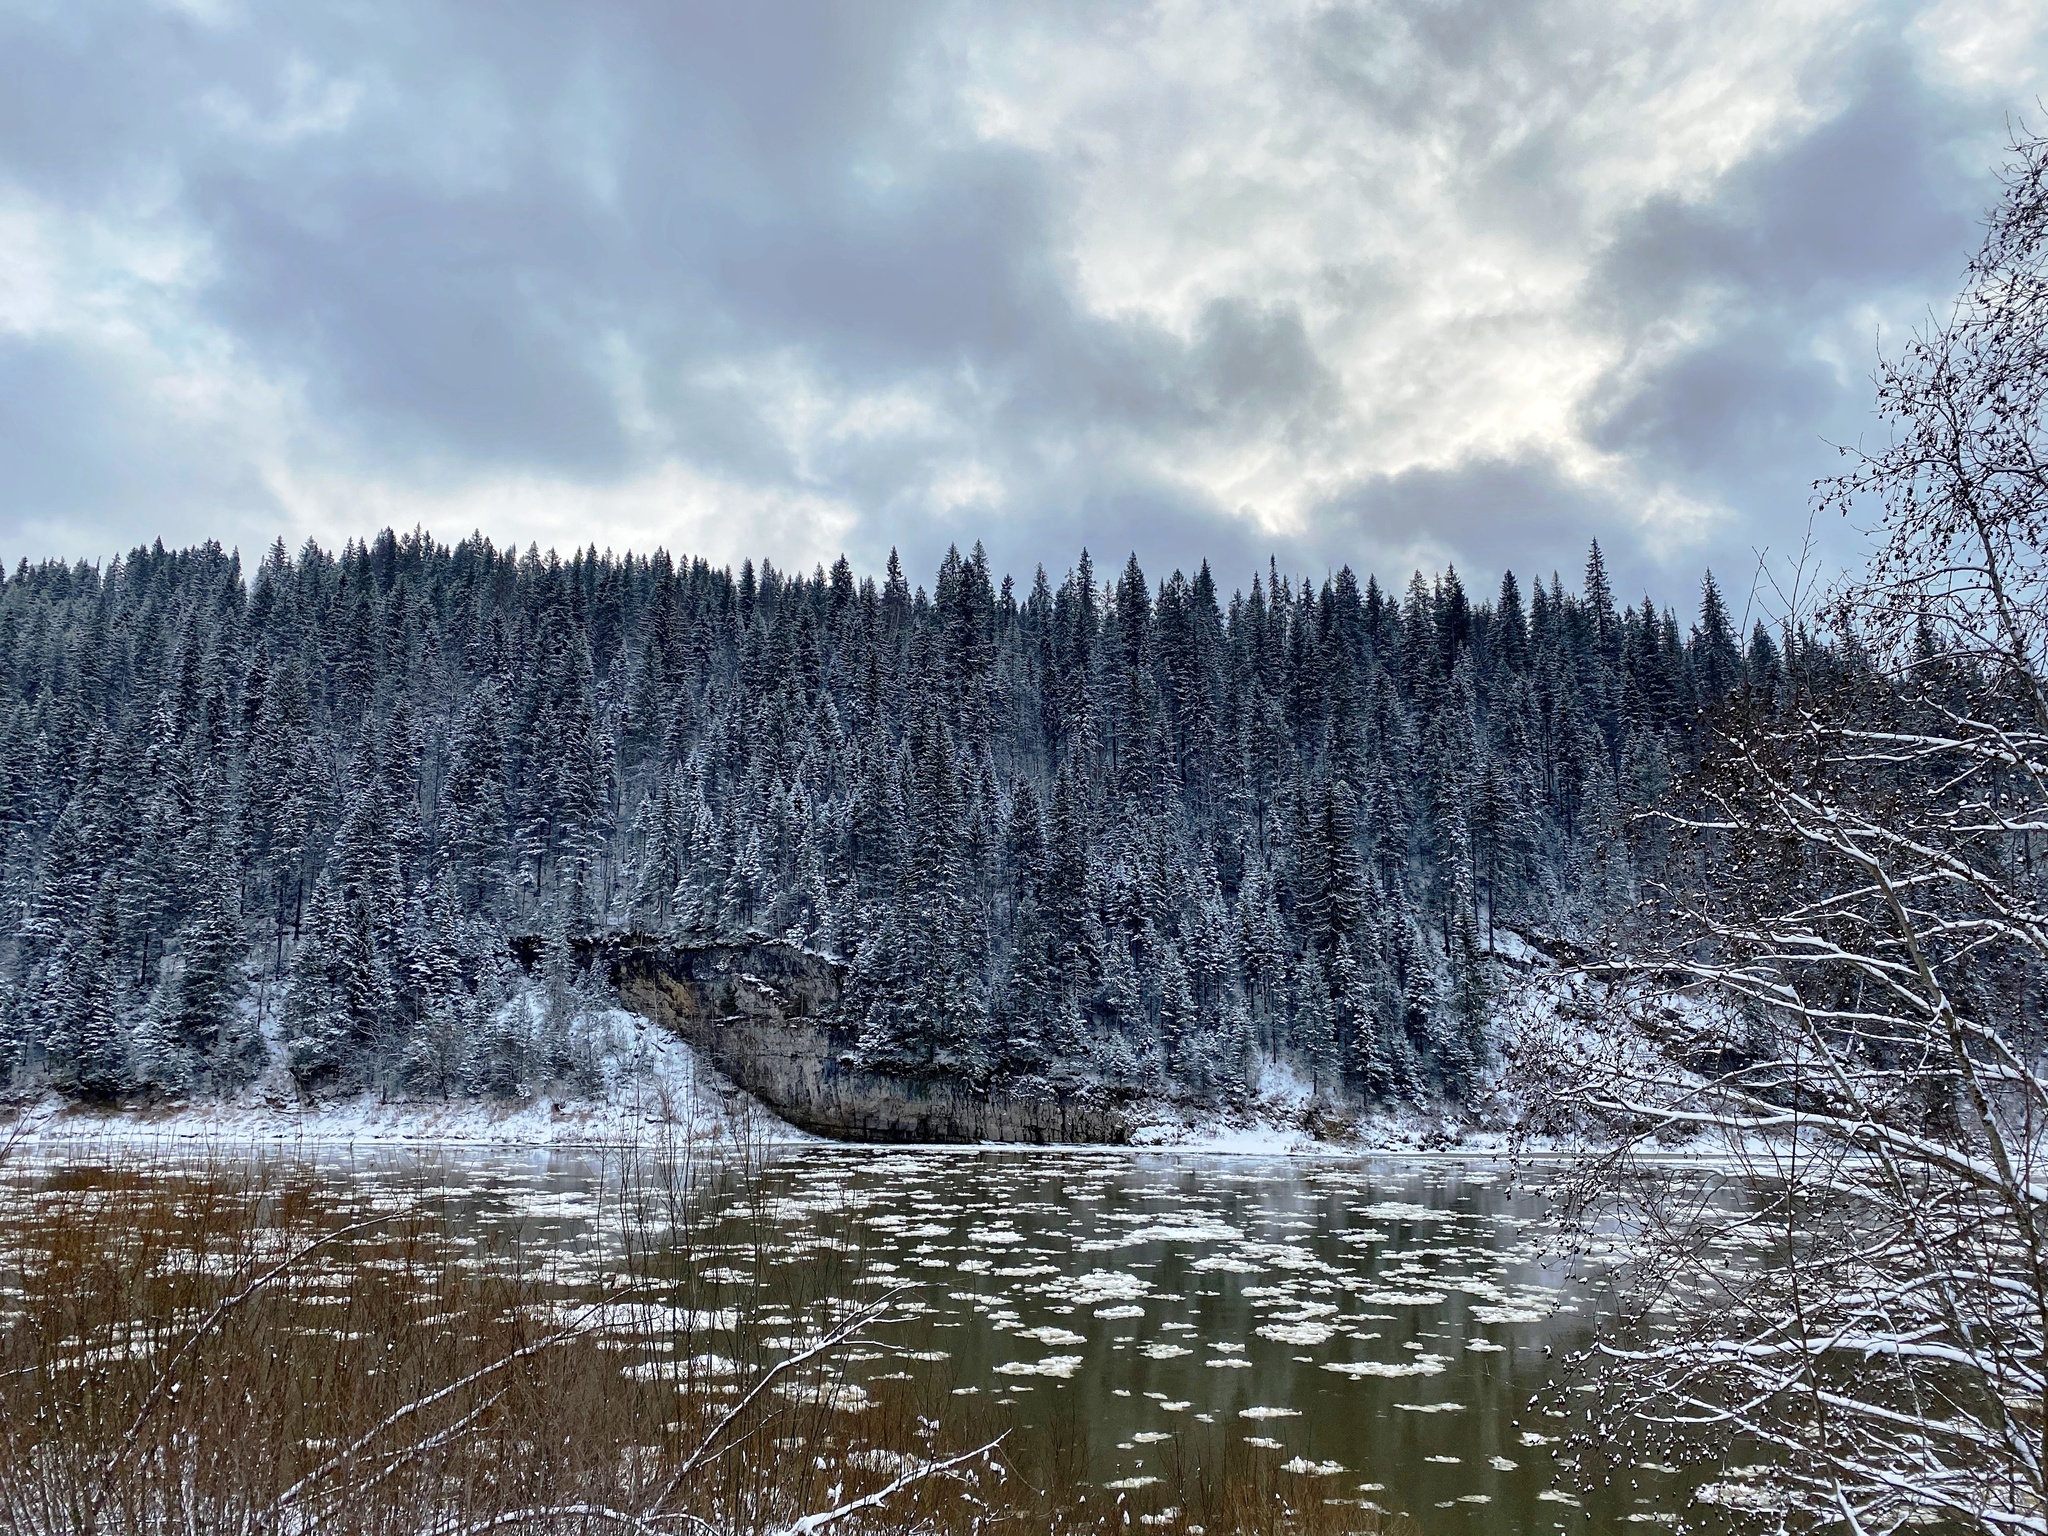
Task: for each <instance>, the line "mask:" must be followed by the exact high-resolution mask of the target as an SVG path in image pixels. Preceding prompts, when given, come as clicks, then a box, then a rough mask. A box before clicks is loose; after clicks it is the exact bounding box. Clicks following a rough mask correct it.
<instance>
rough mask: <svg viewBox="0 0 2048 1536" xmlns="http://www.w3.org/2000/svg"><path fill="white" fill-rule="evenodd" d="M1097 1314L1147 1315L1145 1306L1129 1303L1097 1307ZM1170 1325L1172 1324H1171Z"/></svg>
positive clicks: (1121, 1316)
mask: <svg viewBox="0 0 2048 1536" xmlns="http://www.w3.org/2000/svg"><path fill="white" fill-rule="evenodd" d="M1095 1315H1096V1316H1097V1317H1106V1318H1111V1319H1117V1318H1126V1317H1143V1316H1144V1315H1145V1309H1144V1308H1143V1307H1134V1306H1129V1305H1125V1306H1120V1307H1097V1308H1096V1309H1095ZM1169 1326H1171V1325H1170V1324H1169Z"/></svg>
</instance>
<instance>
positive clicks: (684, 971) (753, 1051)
mask: <svg viewBox="0 0 2048 1536" xmlns="http://www.w3.org/2000/svg"><path fill="white" fill-rule="evenodd" d="M592 958H593V960H597V959H600V958H601V959H602V961H603V963H604V964H606V966H607V967H608V970H609V972H610V977H611V981H612V984H613V985H614V986H615V987H616V988H617V989H618V994H619V1001H620V1003H621V1004H622V1005H623V1006H625V1007H627V1008H630V1009H632V1010H634V1011H635V1012H637V1013H641V1014H644V1015H645V1016H646V1017H647V1018H649V1019H651V1020H653V1021H654V1022H655V1023H657V1024H660V1025H662V1026H664V1027H666V1028H668V1029H671V1030H674V1031H675V1033H676V1034H678V1035H680V1036H681V1037H682V1038H683V1039H685V1040H687V1041H688V1042H689V1043H690V1044H691V1046H693V1047H694V1048H695V1049H696V1050H698V1051H699V1052H701V1053H702V1054H703V1055H704V1056H705V1057H706V1058H707V1059H708V1060H709V1061H710V1062H711V1064H712V1065H713V1066H715V1067H717V1068H718V1069H719V1071H721V1072H723V1073H724V1074H725V1075H726V1076H727V1077H730V1078H731V1079H732V1080H733V1081H734V1082H735V1083H737V1084H739V1085H740V1086H741V1087H742V1088H744V1089H746V1090H747V1091H748V1092H749V1093H752V1094H753V1095H754V1096H755V1097H756V1098H758V1099H760V1100H761V1101H762V1102H763V1103H765V1104H767V1105H768V1106H769V1108H771V1109H773V1110H774V1111H775V1112H776V1113H777V1114H779V1115H781V1116H782V1117H783V1118H784V1119H786V1120H788V1121H789V1122H790V1123H791V1124H793V1125H797V1126H800V1127H802V1128H803V1129H804V1130H807V1131H811V1132H814V1133H816V1134H818V1135H821V1136H831V1137H834V1138H837V1139H839V1140H843V1141H881V1142H896V1141H1018V1142H1034V1143H1039V1144H1044V1143H1049V1142H1118V1141H1123V1140H1125V1139H1126V1137H1127V1135H1128V1128H1127V1126H1126V1124H1125V1122H1124V1119H1123V1117H1122V1115H1121V1114H1119V1113H1118V1112H1117V1111H1116V1110H1115V1108H1114V1107H1112V1106H1102V1105H1084V1104H1080V1103H1076V1102H1074V1101H1073V1100H1071V1099H1069V1098H1063V1097H1060V1096H1057V1095H1048V1096H1046V1097H1043V1098H1027V1097H1023V1096H1021V1095H1009V1094H983V1093H976V1092H973V1091H972V1090H970V1089H968V1088H966V1087H964V1086H960V1085H956V1084H951V1083H946V1082H921V1081H912V1080H909V1079H906V1078H900V1077H895V1076H892V1075H889V1074H887V1073H881V1072H871V1071H867V1070H865V1069H863V1068H861V1067H859V1066H857V1065H856V1064H855V1063H854V1061H853V1049H854V1043H855V1038H854V1031H853V1029H852V1027H851V1026H850V1025H848V1024H847V1023H845V1022H844V1021H843V1020H842V1019H841V1018H840V1014H839V996H840V990H841V987H842V985H843V982H844V969H845V968H844V967H843V966H841V965H839V964H838V963H837V962H835V961H832V960H828V959H826V958H825V957H824V956H822V955H816V954H812V953H809V952H807V951H804V950H800V949H796V948H793V947H791V946H789V945H787V944H778V943H774V942H772V941H765V940H764V941H758V942H752V943H687V942H686V943H676V942H669V941H662V940H653V939H634V938H625V939H620V940H615V941H611V942H609V943H607V944H606V945H605V947H604V949H603V951H602V954H601V956H593V957H592Z"/></svg>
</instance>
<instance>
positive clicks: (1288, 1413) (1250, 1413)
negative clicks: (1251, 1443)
mask: <svg viewBox="0 0 2048 1536" xmlns="http://www.w3.org/2000/svg"><path fill="white" fill-rule="evenodd" d="M1237 1416H1238V1417H1239V1418H1240V1419H1298V1418H1300V1417H1301V1410H1300V1409H1299V1408H1240V1409H1238V1410H1237Z"/></svg>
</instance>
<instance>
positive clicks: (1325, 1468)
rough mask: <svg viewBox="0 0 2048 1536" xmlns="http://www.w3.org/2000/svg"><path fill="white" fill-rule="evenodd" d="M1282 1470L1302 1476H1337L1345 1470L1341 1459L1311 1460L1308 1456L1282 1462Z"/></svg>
mask: <svg viewBox="0 0 2048 1536" xmlns="http://www.w3.org/2000/svg"><path fill="white" fill-rule="evenodd" d="M1280 1470H1281V1471H1282V1472H1292V1473H1295V1474H1296V1475H1297V1476H1300V1477H1335V1476H1336V1475H1337V1474H1338V1473H1339V1472H1342V1471H1343V1470H1344V1463H1343V1462H1341V1461H1310V1460H1309V1459H1308V1458H1307V1457H1306V1456H1297V1457H1295V1458H1294V1459H1293V1460H1292V1461H1283V1462H1281V1463H1280Z"/></svg>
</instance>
